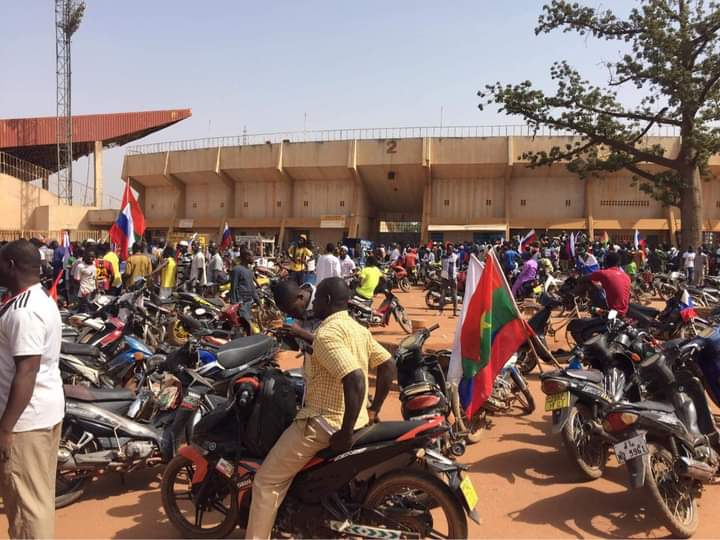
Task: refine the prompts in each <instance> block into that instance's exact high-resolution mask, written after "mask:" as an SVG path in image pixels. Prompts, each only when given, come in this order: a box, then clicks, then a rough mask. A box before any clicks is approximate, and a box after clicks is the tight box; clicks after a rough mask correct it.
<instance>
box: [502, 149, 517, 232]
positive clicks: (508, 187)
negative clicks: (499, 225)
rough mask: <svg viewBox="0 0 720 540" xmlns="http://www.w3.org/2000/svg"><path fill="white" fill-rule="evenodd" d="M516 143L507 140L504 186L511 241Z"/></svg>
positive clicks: (506, 229)
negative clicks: (511, 208) (511, 204)
mask: <svg viewBox="0 0 720 540" xmlns="http://www.w3.org/2000/svg"><path fill="white" fill-rule="evenodd" d="M514 151H515V149H514V143H513V138H512V137H508V138H507V167H505V178H504V180H505V182H504V186H503V195H504V202H505V240H508V241H509V240H510V203H511V201H512V193H511V191H512V173H513V164H514V163H515V156H514V155H513V152H514Z"/></svg>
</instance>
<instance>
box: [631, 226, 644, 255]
mask: <svg viewBox="0 0 720 540" xmlns="http://www.w3.org/2000/svg"><path fill="white" fill-rule="evenodd" d="M633 244H635V249H642V250H644V249H645V244H646V242H645V239H644V238H640V231H638V230H637V229H635V238H634V239H633Z"/></svg>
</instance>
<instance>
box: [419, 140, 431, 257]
mask: <svg viewBox="0 0 720 540" xmlns="http://www.w3.org/2000/svg"><path fill="white" fill-rule="evenodd" d="M423 167H425V188H424V190H423V207H422V220H421V222H420V243H421V244H427V243H428V242H429V241H430V217H431V214H432V139H431V138H430V137H425V138H424V139H423Z"/></svg>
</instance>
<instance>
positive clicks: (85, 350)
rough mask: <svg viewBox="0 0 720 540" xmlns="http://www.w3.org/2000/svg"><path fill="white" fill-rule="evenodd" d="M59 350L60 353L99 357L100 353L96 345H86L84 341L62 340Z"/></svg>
mask: <svg viewBox="0 0 720 540" xmlns="http://www.w3.org/2000/svg"><path fill="white" fill-rule="evenodd" d="M60 352H61V353H62V354H72V355H76V356H93V357H96V358H97V357H99V356H100V355H101V354H102V353H101V352H100V349H98V348H97V347H93V346H92V345H87V344H85V343H71V342H70V341H62V342H61V343H60Z"/></svg>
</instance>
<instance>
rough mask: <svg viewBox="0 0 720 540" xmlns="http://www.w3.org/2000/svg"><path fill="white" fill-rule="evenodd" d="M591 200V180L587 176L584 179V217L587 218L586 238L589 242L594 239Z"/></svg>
mask: <svg viewBox="0 0 720 540" xmlns="http://www.w3.org/2000/svg"><path fill="white" fill-rule="evenodd" d="M592 201H593V180H592V179H591V178H588V179H587V180H585V218H586V219H587V230H588V238H589V239H590V241H591V242H592V241H593V240H595V223H594V221H593V211H592Z"/></svg>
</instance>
